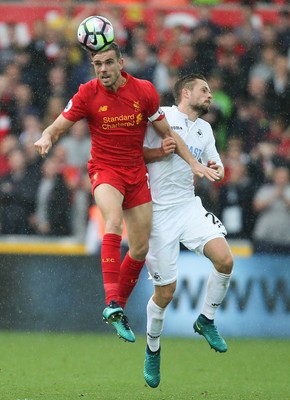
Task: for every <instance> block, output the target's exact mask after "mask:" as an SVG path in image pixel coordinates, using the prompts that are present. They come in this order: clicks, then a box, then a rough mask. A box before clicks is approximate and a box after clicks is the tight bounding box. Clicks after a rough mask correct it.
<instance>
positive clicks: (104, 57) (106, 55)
mask: <svg viewBox="0 0 290 400" xmlns="http://www.w3.org/2000/svg"><path fill="white" fill-rule="evenodd" d="M109 60H113V61H117V55H116V53H115V51H114V50H108V51H102V52H100V53H94V54H92V61H93V62H96V61H97V62H102V63H103V62H106V61H109Z"/></svg>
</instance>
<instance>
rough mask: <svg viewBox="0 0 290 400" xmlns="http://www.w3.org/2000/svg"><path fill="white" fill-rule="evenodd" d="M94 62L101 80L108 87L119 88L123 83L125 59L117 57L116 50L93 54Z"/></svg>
mask: <svg viewBox="0 0 290 400" xmlns="http://www.w3.org/2000/svg"><path fill="white" fill-rule="evenodd" d="M92 64H93V66H94V69H95V73H96V76H97V78H98V79H99V81H100V82H101V84H102V85H103V86H105V87H106V88H109V89H112V90H117V89H118V87H119V86H120V85H121V84H122V83H123V77H122V75H121V70H122V68H123V59H122V58H120V59H119V60H118V59H117V56H116V53H115V52H114V50H109V51H105V52H103V53H97V54H95V55H93V56H92Z"/></svg>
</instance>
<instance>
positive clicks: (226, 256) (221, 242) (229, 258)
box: [203, 237, 233, 274]
mask: <svg viewBox="0 0 290 400" xmlns="http://www.w3.org/2000/svg"><path fill="white" fill-rule="evenodd" d="M203 253H204V255H205V256H206V257H207V258H208V259H209V260H210V261H211V262H212V263H213V264H214V266H215V267H216V269H217V270H218V271H219V272H221V273H224V274H230V273H231V272H232V268H233V255H232V252H231V249H230V246H229V244H228V242H227V241H226V239H225V238H223V237H216V238H213V239H211V240H209V241H208V242H207V243H206V244H205V245H204V249H203Z"/></svg>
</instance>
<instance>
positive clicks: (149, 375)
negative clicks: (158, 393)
mask: <svg viewBox="0 0 290 400" xmlns="http://www.w3.org/2000/svg"><path fill="white" fill-rule="evenodd" d="M160 352H161V348H160V347H159V350H157V351H155V352H153V351H151V350H150V349H149V346H148V345H147V347H146V352H145V362H144V379H145V381H146V383H147V385H149V386H150V387H152V388H156V387H157V386H158V385H159V383H160Z"/></svg>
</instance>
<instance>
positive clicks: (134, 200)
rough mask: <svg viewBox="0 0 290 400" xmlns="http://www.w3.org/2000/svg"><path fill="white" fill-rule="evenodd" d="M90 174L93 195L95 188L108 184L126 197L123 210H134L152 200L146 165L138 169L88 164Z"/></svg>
mask: <svg viewBox="0 0 290 400" xmlns="http://www.w3.org/2000/svg"><path fill="white" fill-rule="evenodd" d="M88 173H89V177H90V180H91V184H92V194H93V195H94V191H95V188H96V187H97V186H98V185H101V184H102V183H107V184H109V185H111V186H113V187H114V188H116V189H118V190H119V192H120V193H122V195H123V196H124V201H123V209H124V210H126V209H128V208H133V207H136V206H140V205H141V204H145V203H148V202H149V201H151V200H152V198H151V192H150V186H149V177H148V170H147V167H146V165H145V164H144V165H139V166H137V167H128V168H127V167H119V168H116V167H115V168H114V167H108V166H107V165H106V166H104V165H102V166H101V165H96V164H94V163H93V162H92V160H90V161H89V162H88Z"/></svg>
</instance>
